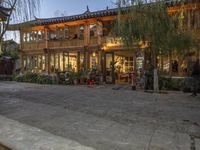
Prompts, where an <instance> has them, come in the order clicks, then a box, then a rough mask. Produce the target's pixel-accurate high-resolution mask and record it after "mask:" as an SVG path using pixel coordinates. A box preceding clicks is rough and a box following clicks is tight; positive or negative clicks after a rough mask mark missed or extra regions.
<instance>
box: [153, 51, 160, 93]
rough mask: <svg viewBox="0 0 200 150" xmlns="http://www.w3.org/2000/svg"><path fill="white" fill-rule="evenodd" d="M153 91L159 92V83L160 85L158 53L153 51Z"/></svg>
mask: <svg viewBox="0 0 200 150" xmlns="http://www.w3.org/2000/svg"><path fill="white" fill-rule="evenodd" d="M153 67H154V69H153V90H154V92H158V91H159V83H158V69H157V58H156V52H155V50H153Z"/></svg>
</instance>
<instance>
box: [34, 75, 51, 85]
mask: <svg viewBox="0 0 200 150" xmlns="http://www.w3.org/2000/svg"><path fill="white" fill-rule="evenodd" d="M37 83H39V84H52V83H53V81H52V77H51V76H49V75H38V77H37Z"/></svg>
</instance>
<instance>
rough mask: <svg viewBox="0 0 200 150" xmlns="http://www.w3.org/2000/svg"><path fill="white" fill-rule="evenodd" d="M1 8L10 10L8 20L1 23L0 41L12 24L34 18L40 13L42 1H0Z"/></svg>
mask: <svg viewBox="0 0 200 150" xmlns="http://www.w3.org/2000/svg"><path fill="white" fill-rule="evenodd" d="M0 6H2V7H4V8H9V9H10V11H9V12H8V17H7V19H6V20H4V21H1V22H0V41H2V40H3V37H4V35H5V33H6V31H7V29H8V26H9V24H10V22H12V23H18V22H20V21H27V20H30V19H32V18H33V17H34V15H35V13H36V12H38V11H39V8H40V0H0Z"/></svg>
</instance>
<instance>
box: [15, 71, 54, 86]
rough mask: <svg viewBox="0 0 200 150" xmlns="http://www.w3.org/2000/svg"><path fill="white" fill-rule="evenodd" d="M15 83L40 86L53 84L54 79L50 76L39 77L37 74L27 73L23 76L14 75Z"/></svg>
mask: <svg viewBox="0 0 200 150" xmlns="http://www.w3.org/2000/svg"><path fill="white" fill-rule="evenodd" d="M13 80H14V81H17V82H28V83H39V84H52V83H53V80H52V77H51V76H49V75H37V74H35V73H30V72H29V73H26V74H22V75H14V77H13Z"/></svg>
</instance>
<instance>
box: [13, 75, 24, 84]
mask: <svg viewBox="0 0 200 150" xmlns="http://www.w3.org/2000/svg"><path fill="white" fill-rule="evenodd" d="M13 80H14V81H17V82H25V80H24V75H16V76H14V78H13Z"/></svg>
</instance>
